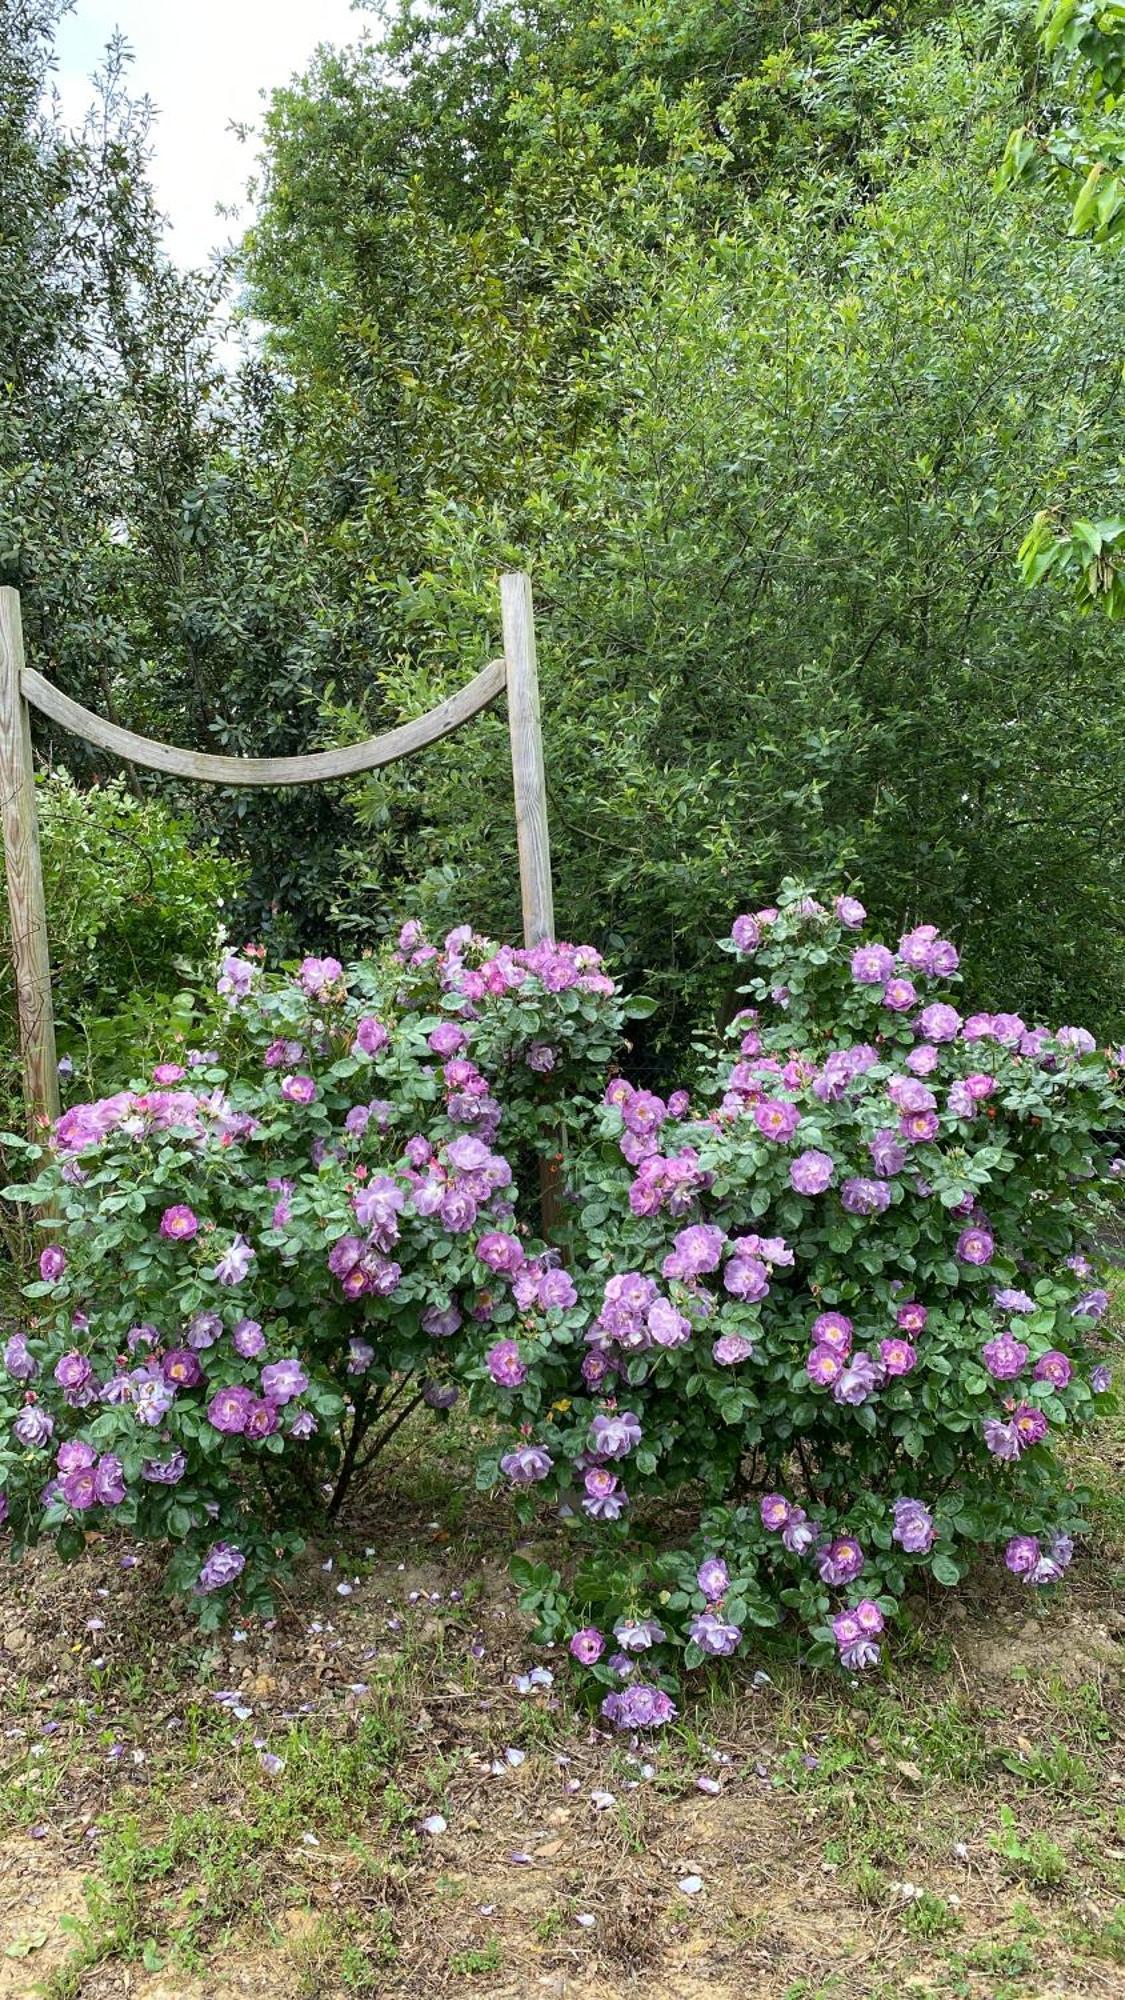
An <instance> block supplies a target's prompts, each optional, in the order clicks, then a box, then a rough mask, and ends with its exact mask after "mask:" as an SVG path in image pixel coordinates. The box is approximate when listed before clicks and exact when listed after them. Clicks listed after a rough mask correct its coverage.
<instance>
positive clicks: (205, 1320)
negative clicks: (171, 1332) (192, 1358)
mask: <svg viewBox="0 0 1125 2000" xmlns="http://www.w3.org/2000/svg"><path fill="white" fill-rule="evenodd" d="M222 1331H223V1322H222V1320H221V1318H220V1316H219V1314H218V1313H211V1312H197V1313H193V1314H192V1316H191V1318H190V1319H189V1321H188V1328H187V1344H188V1346H189V1347H193V1348H195V1349H196V1351H197V1352H199V1351H201V1350H202V1349H204V1348H207V1347H214V1345H215V1342H216V1341H217V1340H219V1339H220V1338H221V1337H222Z"/></svg>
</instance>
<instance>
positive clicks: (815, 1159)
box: [789, 1147, 836, 1194]
mask: <svg viewBox="0 0 1125 2000" xmlns="http://www.w3.org/2000/svg"><path fill="white" fill-rule="evenodd" d="M835 1173H836V1164H835V1161H834V1160H833V1159H832V1156H831V1154H829V1153H820V1152H817V1150H816V1148H815V1147H810V1148H809V1149H808V1150H807V1151H806V1152H804V1153H798V1155H797V1157H796V1159H795V1160H792V1161H791V1162H790V1166H789V1185H790V1187H791V1188H792V1189H793V1190H794V1192H795V1193H796V1194H823V1193H824V1190H825V1188H827V1187H831V1185H832V1182H833V1179H834V1178H835Z"/></svg>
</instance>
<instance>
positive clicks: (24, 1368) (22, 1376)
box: [4, 1333, 39, 1382]
mask: <svg viewBox="0 0 1125 2000" xmlns="http://www.w3.org/2000/svg"><path fill="white" fill-rule="evenodd" d="M4 1366H5V1368H6V1369H7V1371H8V1374H9V1375H10V1376H11V1377H12V1379H13V1381H15V1382H31V1381H33V1380H34V1378H35V1376H36V1375H38V1373H39V1363H38V1362H37V1361H36V1359H35V1356H34V1355H33V1354H32V1352H31V1350H30V1348H29V1347H28V1344H27V1335H26V1334H25V1333H13V1334H12V1335H11V1337H10V1338H9V1339H8V1340H6V1341H5V1343H4Z"/></svg>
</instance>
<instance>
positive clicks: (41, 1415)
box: [12, 1403, 55, 1451]
mask: <svg viewBox="0 0 1125 2000" xmlns="http://www.w3.org/2000/svg"><path fill="white" fill-rule="evenodd" d="M54 1431H55V1426H54V1421H53V1419H52V1418H51V1417H50V1416H48V1414H47V1412H46V1410H42V1409H40V1407H39V1405H38V1404H37V1403H28V1404H27V1405H26V1407H25V1408H24V1409H22V1410H21V1411H20V1413H19V1416H18V1417H17V1418H16V1421H15V1423H14V1424H13V1425H12V1434H13V1436H15V1437H17V1438H18V1439H19V1441H20V1443H21V1444H25V1445H27V1446H29V1448H30V1449H31V1450H33V1451H35V1450H38V1449H39V1447H40V1446H41V1445H45V1444H47V1443H48V1442H49V1440H50V1439H51V1438H52V1437H53V1436H54Z"/></svg>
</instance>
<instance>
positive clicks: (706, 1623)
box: [688, 1609, 742, 1659]
mask: <svg viewBox="0 0 1125 2000" xmlns="http://www.w3.org/2000/svg"><path fill="white" fill-rule="evenodd" d="M688 1636H689V1638H690V1639H691V1641H692V1643H693V1644H694V1645H696V1646H698V1647H699V1648H700V1649H701V1651H703V1652H704V1653H707V1654H708V1655H709V1656H710V1657H711V1658H712V1659H722V1658H725V1657H726V1656H727V1655H729V1654H731V1653H734V1652H736V1651H737V1650H738V1644H739V1641H740V1639H741V1638H742V1627H741V1625H730V1624H728V1623H727V1622H726V1620H725V1619H723V1618H720V1617H719V1616H718V1614H717V1613H716V1612H714V1611H712V1610H710V1609H709V1610H707V1611H698V1612H697V1613H696V1615H695V1617H694V1618H693V1619H692V1621H691V1624H690V1625H689V1627H688Z"/></svg>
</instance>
